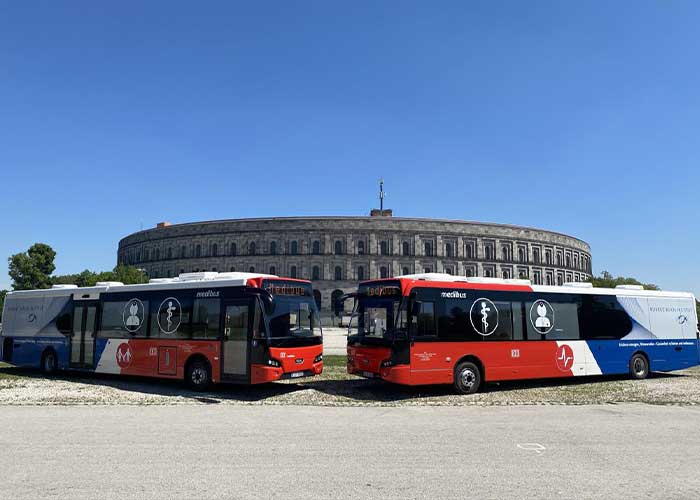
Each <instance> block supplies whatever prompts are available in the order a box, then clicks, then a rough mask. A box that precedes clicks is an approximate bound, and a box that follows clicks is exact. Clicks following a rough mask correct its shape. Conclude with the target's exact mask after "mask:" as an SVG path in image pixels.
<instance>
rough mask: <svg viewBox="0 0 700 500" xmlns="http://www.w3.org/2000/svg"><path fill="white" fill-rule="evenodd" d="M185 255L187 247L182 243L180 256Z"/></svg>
mask: <svg viewBox="0 0 700 500" xmlns="http://www.w3.org/2000/svg"><path fill="white" fill-rule="evenodd" d="M185 256H187V249H186V248H185V245H182V246H181V247H180V258H183V257H185Z"/></svg>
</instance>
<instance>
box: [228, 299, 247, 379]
mask: <svg viewBox="0 0 700 500" xmlns="http://www.w3.org/2000/svg"><path fill="white" fill-rule="evenodd" d="M252 306H253V300H252V299H242V300H231V301H226V302H224V338H223V346H222V349H221V373H222V376H223V377H225V378H228V379H232V378H233V379H243V378H246V377H247V376H248V357H249V352H248V349H249V345H250V342H249V339H250V337H251V330H252V329H251V325H252V320H253V319H252V314H251V311H252V310H253V309H252Z"/></svg>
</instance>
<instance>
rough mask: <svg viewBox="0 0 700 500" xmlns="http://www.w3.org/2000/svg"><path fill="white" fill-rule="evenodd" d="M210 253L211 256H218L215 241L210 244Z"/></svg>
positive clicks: (217, 247)
mask: <svg viewBox="0 0 700 500" xmlns="http://www.w3.org/2000/svg"><path fill="white" fill-rule="evenodd" d="M211 255H212V257H218V256H219V245H217V244H216V243H214V244H213V245H212V246H211Z"/></svg>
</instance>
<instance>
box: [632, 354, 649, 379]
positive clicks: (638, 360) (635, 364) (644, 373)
mask: <svg viewBox="0 0 700 500" xmlns="http://www.w3.org/2000/svg"><path fill="white" fill-rule="evenodd" d="M630 375H631V376H632V378H635V379H637V380H642V379H645V378H647V377H648V376H649V361H647V358H646V356H644V354H640V353H637V354H635V355H634V356H632V359H630Z"/></svg>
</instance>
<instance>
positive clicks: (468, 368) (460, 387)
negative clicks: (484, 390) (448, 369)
mask: <svg viewBox="0 0 700 500" xmlns="http://www.w3.org/2000/svg"><path fill="white" fill-rule="evenodd" d="M480 385H481V372H480V371H479V367H478V366H476V365H475V364H474V363H471V362H469V361H464V362H463V363H460V364H458V365H457V368H455V380H454V387H455V390H456V391H457V392H458V393H459V394H474V393H475V392H476V391H478V390H479V386H480Z"/></svg>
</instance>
